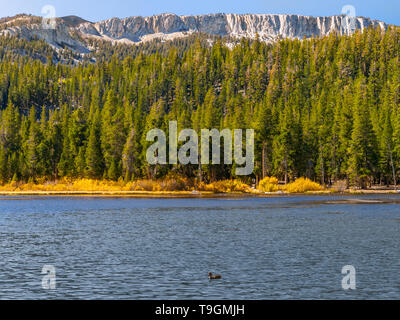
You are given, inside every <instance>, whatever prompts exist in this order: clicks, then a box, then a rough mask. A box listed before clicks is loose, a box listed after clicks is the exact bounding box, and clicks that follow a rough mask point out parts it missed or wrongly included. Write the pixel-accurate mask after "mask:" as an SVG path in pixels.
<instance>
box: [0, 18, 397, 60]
mask: <svg viewBox="0 0 400 320" xmlns="http://www.w3.org/2000/svg"><path fill="white" fill-rule="evenodd" d="M41 22H42V19H41V18H40V17H35V16H29V15H18V16H15V17H7V18H3V19H0V35H11V36H21V37H23V38H26V39H28V40H29V39H32V38H33V37H38V38H40V39H43V40H45V41H46V42H48V43H49V44H50V45H52V46H54V47H56V48H65V47H67V48H70V49H72V50H75V51H78V52H80V53H88V52H90V48H89V47H88V45H87V43H86V40H88V39H98V40H104V41H111V42H115V43H129V44H137V43H143V42H147V41H151V40H153V39H161V41H168V40H171V39H175V38H180V37H187V36H188V35H190V34H192V33H204V34H209V35H218V36H222V37H225V36H229V37H233V38H238V39H240V38H249V39H255V38H256V37H259V39H260V40H261V41H265V42H274V41H276V40H279V39H282V38H289V39H296V38H297V39H303V38H311V37H313V36H317V37H318V36H327V35H329V34H331V33H333V32H336V33H338V34H340V35H350V34H352V33H353V32H354V31H355V30H361V31H362V30H364V29H365V28H368V27H370V26H372V27H374V28H378V27H379V28H381V29H384V30H386V29H387V27H388V26H389V25H388V24H386V23H384V22H382V21H378V20H372V19H370V18H365V17H355V18H354V19H353V20H352V19H350V18H349V17H347V16H345V15H336V16H325V17H313V16H304V15H294V14H225V13H215V14H204V15H181V16H178V15H176V14H173V13H163V14H159V15H153V16H149V17H142V16H132V17H127V18H122V19H120V18H117V17H114V18H110V19H106V20H102V21H99V22H90V21H87V20H85V19H82V18H81V17H78V16H66V17H60V18H57V19H56V22H57V23H56V25H55V27H54V28H47V27H46V26H45V25H43V23H41Z"/></svg>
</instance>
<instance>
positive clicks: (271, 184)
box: [258, 177, 279, 192]
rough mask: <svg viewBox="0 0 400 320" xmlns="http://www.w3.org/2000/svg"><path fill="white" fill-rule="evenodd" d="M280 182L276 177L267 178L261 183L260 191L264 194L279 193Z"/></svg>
mask: <svg viewBox="0 0 400 320" xmlns="http://www.w3.org/2000/svg"><path fill="white" fill-rule="evenodd" d="M278 183H279V180H278V179H277V178H275V177H266V178H264V179H263V180H261V181H260V184H259V185H258V189H259V190H261V191H263V192H277V191H278V190H279V188H278Z"/></svg>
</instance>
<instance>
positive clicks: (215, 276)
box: [208, 272, 222, 280]
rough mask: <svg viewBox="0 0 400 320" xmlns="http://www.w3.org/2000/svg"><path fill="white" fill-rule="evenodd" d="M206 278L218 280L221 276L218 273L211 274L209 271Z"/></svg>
mask: <svg viewBox="0 0 400 320" xmlns="http://www.w3.org/2000/svg"><path fill="white" fill-rule="evenodd" d="M208 279H210V280H219V279H222V276H221V275H219V274H215V275H214V274H212V272H209V273H208Z"/></svg>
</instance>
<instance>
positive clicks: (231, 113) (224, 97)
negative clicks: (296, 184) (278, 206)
mask: <svg viewBox="0 0 400 320" xmlns="http://www.w3.org/2000/svg"><path fill="white" fill-rule="evenodd" d="M399 40H400V30H399V28H395V27H392V28H390V29H388V30H387V31H386V32H383V31H381V30H380V29H372V28H371V29H369V30H366V31H364V32H363V33H361V32H357V33H355V34H354V35H352V36H338V35H335V34H332V35H330V36H328V37H325V38H312V39H309V40H302V41H300V40H281V41H279V42H277V43H274V44H265V43H261V42H259V41H249V40H242V41H241V42H240V43H239V44H238V45H236V46H235V47H233V48H229V46H227V45H226V44H225V43H224V41H221V40H216V41H215V42H214V43H213V44H212V45H211V46H208V45H204V42H203V41H201V40H200V39H197V40H196V41H192V43H190V44H188V43H186V42H182V43H176V44H175V45H171V44H169V45H168V50H164V51H162V50H155V51H154V52H152V53H148V54H145V53H143V52H137V53H136V54H135V55H133V54H126V53H127V52H129V50H128V49H126V50H125V54H122V53H121V52H119V53H118V52H117V53H116V54H114V55H112V56H104V57H103V59H97V62H96V63H79V64H70V65H67V64H65V63H64V64H63V63H54V60H53V59H47V60H46V61H45V62H43V61H42V60H40V59H39V60H37V59H36V60H35V59H32V58H30V57H29V56H27V55H19V56H18V55H17V56H16V55H15V54H12V55H11V54H8V53H7V51H9V50H11V49H10V47H9V45H10V41H11V40H10V39H2V40H1V42H0V55H1V62H0V108H1V111H0V180H1V181H3V182H7V181H10V180H11V179H14V180H29V179H37V178H43V177H45V178H47V179H56V178H59V177H65V176H68V177H90V178H106V179H112V180H117V179H125V180H131V179H138V178H144V177H146V178H160V177H163V176H166V175H168V174H172V173H173V174H180V175H183V176H187V177H195V176H198V175H199V170H200V169H199V167H198V166H181V165H165V166H149V165H148V164H147V162H146V158H145V155H146V150H147V147H148V146H149V144H150V143H149V142H147V141H146V134H147V132H148V130H150V129H153V128H161V129H163V130H164V131H165V132H168V123H169V121H172V120H177V121H178V125H179V129H180V130H181V129H183V128H194V129H196V130H200V129H203V128H209V129H212V128H218V129H223V128H231V129H234V128H235V129H247V128H253V129H255V130H256V170H255V174H254V176H253V177H249V179H250V178H254V177H257V178H261V177H263V176H266V175H273V176H277V177H279V178H280V179H282V180H285V181H291V180H293V179H295V178H296V177H300V176H305V177H309V178H311V179H314V180H316V181H318V182H321V183H324V184H329V183H333V182H335V181H337V180H341V179H348V181H349V182H350V183H351V184H353V185H361V186H366V185H368V184H372V183H386V184H389V183H392V184H393V183H394V184H396V183H397V180H398V178H399V169H400V104H399V99H400V68H399V58H400V57H399V54H400V42H399ZM14 41H17V40H14ZM5 42H7V44H8V47H6V48H5V47H4V43H5ZM24 45H27V46H28V47H29V44H26V43H25V44H24ZM33 45H37V44H35V43H34V44H33ZM182 46H184V48H182ZM30 50H34V49H33V48H31V49H30ZM119 50H122V49H121V48H119ZM135 50H136V49H135ZM161 51H162V52H161ZM49 54H50V52H46V55H49ZM232 169H233V168H232V167H230V166H224V165H207V166H206V165H203V166H202V167H201V173H202V177H203V179H206V180H209V181H211V180H216V179H226V178H232V177H233V174H234V170H232Z"/></svg>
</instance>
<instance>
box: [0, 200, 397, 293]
mask: <svg viewBox="0 0 400 320" xmlns="http://www.w3.org/2000/svg"><path fill="white" fill-rule="evenodd" d="M399 200H400V197H397V196H396V195H392V196H384V195H382V196H376V195H375V196H372V195H371V196H364V197H355V196H353V195H352V196H348V197H345V196H342V197H326V196H320V197H306V196H298V197H287V196H286V197H276V198H217V199H196V198H195V199H129V198H79V197H71V198H67V197H65V198H60V197H59V198H39V197H29V198H24V197H18V198H17V197H16V198H12V197H3V198H1V197H0V255H1V260H0V298H1V299H15V298H18V299H21V298H22V299H23V298H28V299H44V298H46V299H48V298H50V299H77V298H79V299H106V298H107V299H383V298H386V299H400V276H399V274H400V273H399V271H400V250H399V247H400V246H399V244H400V240H399V234H400V223H399V222H400V206H399V205H398V203H400V201H399ZM44 265H54V266H55V267H56V273H57V274H56V275H57V289H56V290H54V291H45V290H43V289H42V286H41V281H42V277H43V275H41V271H42V268H43V266H44ZM345 265H354V266H355V267H356V269H357V290H356V291H351V292H345V291H343V290H342V287H341V281H342V277H343V275H342V274H341V270H342V267H343V266H345ZM208 272H215V273H219V274H222V276H223V280H221V281H211V282H210V281H209V280H208Z"/></svg>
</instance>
